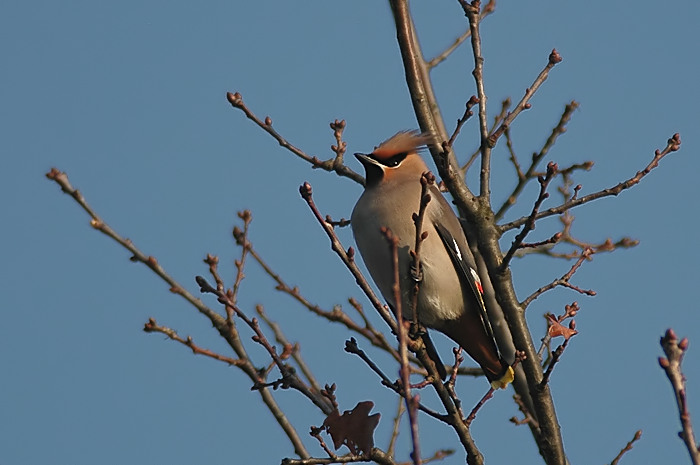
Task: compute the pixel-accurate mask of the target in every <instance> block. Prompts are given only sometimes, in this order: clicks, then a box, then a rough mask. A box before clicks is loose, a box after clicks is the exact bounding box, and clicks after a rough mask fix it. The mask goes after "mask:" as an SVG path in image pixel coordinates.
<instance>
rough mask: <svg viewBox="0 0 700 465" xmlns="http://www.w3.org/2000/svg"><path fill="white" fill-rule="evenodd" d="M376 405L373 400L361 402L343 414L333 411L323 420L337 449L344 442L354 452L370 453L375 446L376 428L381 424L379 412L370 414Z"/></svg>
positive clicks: (324, 426)
mask: <svg viewBox="0 0 700 465" xmlns="http://www.w3.org/2000/svg"><path fill="white" fill-rule="evenodd" d="M372 407H374V403H373V402H371V401H364V402H359V403H358V404H357V405H356V406H355V408H354V409H352V410H351V411H349V410H346V411H344V412H343V414H342V415H340V414H338V412H333V413H331V414H330V415H328V417H327V418H326V420H325V421H324V422H323V428H325V430H326V431H327V432H328V434H330V435H331V438H332V439H333V446H334V447H335V449H336V450H338V448H340V446H342V445H343V444H344V445H346V446H347V447H348V449H350V452H352V453H353V454H358V455H359V454H360V453H364V454H369V453H370V451H371V450H372V448H373V447H374V429H375V428H376V427H377V425H378V424H379V417H380V416H381V415H380V414H379V413H375V414H374V415H369V412H370V411H371V410H372Z"/></svg>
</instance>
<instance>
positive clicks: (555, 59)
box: [488, 49, 562, 147]
mask: <svg viewBox="0 0 700 465" xmlns="http://www.w3.org/2000/svg"><path fill="white" fill-rule="evenodd" d="M561 61H562V57H561V55H559V52H557V50H556V49H553V50H552V52H551V53H550V54H549V58H548V60H547V65H546V66H545V67H544V68H543V69H542V71H540V74H538V75H537V77H536V78H535V80H534V81H533V82H532V85H530V87H528V88H527V89H525V95H523V98H522V99H520V101H519V102H518V104H517V105H515V108H514V109H513V111H512V112H510V113H508V116H506V117H505V119H504V120H503V123H501V126H500V127H499V128H498V129H496V131H494V132H492V133H491V134H489V136H488V144H489V145H490V146H491V147H494V146H495V145H496V142H497V141H498V138H499V137H501V135H502V134H503V132H504V131H505V130H506V128H508V127H510V125H511V124H513V121H514V120H515V118H517V116H518V115H519V114H520V113H521V112H522V111H523V110H528V109H529V108H530V103H529V102H530V99H531V98H532V96H533V95H535V92H537V89H539V88H540V86H541V85H542V84H543V83H544V81H546V80H547V78H548V77H549V72H550V71H551V69H552V68H554V66H555V65H556V64H557V63H561Z"/></svg>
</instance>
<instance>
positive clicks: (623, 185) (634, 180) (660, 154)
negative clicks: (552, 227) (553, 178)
mask: <svg viewBox="0 0 700 465" xmlns="http://www.w3.org/2000/svg"><path fill="white" fill-rule="evenodd" d="M680 148H681V138H680V135H679V134H678V133H676V134H674V135H673V136H672V137H671V138H670V139H669V140H668V142H667V144H666V147H665V148H664V149H663V150H661V151H659V150H656V151H655V152H654V158H653V159H652V160H651V162H649V164H648V165H647V166H646V168H644V169H643V170H642V171H637V174H635V175H634V176H632V177H631V178H629V179H627V180H626V181H622V182H620V183H618V184H616V185H615V186H613V187H609V188H607V189H603V190H601V191H598V192H594V193H592V194H588V195H586V196H583V197H578V198H575V199H571V200H569V201H566V202H564V203H563V204H561V205H559V206H557V207H552V208H550V209H548V210H544V211H541V212H539V213H538V214H537V217H536V218H535V219H536V220H539V219H541V218H546V217H548V216H552V215H558V214H560V213H563V212H565V211H567V210H570V209H571V208H574V207H577V206H579V205H583V204H585V203H588V202H591V201H593V200H597V199H600V198H602V197H609V196H611V195H618V194H620V192H622V191H624V190H626V189H629V188H630V187H633V186H636V185H637V184H639V182H640V181H641V180H642V178H644V176H646V175H647V174H649V173H650V172H651V170H653V169H654V168H656V167H657V166H659V162H660V161H661V159H662V158H664V157H665V156H666V155H668V154H669V153H671V152H675V151H677V150H679V149H680ZM528 219H529V217H523V218H520V219H517V220H515V221H511V222H510V223H506V224H503V225H501V226H500V227H499V229H500V231H501V233H504V232H506V231H508V230H511V229H514V228H519V227H520V226H522V225H523V224H525V223H526V222H527V221H528Z"/></svg>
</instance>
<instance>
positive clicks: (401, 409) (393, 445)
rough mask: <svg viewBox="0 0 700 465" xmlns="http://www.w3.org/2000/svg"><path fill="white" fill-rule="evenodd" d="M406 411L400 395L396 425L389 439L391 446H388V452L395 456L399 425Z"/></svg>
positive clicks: (395, 418) (395, 419) (395, 417)
mask: <svg viewBox="0 0 700 465" xmlns="http://www.w3.org/2000/svg"><path fill="white" fill-rule="evenodd" d="M405 411H406V409H405V407H404V403H403V399H402V398H401V397H399V404H398V407H397V411H396V415H395V416H394V426H393V428H392V429H391V439H389V446H388V447H387V448H386V453H387V454H388V455H389V456H391V457H393V456H394V449H395V448H396V440H397V439H398V437H399V425H400V424H401V417H402V416H403V414H404V412H405Z"/></svg>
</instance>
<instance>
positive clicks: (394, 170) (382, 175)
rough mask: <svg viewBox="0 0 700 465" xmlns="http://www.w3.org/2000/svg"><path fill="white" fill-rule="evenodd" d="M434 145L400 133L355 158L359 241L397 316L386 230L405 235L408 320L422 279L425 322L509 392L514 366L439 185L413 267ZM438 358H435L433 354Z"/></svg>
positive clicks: (402, 280) (401, 243) (420, 312)
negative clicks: (361, 181) (360, 176)
mask: <svg viewBox="0 0 700 465" xmlns="http://www.w3.org/2000/svg"><path fill="white" fill-rule="evenodd" d="M431 140H432V139H431V136H430V134H425V133H420V132H419V131H415V130H412V131H400V132H398V133H397V134H395V135H394V136H392V137H390V138H389V139H387V140H386V141H384V142H382V143H381V144H379V145H378V146H377V147H375V148H374V150H373V151H372V152H371V153H368V154H364V153H356V154H355V157H356V158H357V159H358V160H359V161H360V163H361V164H362V165H363V167H364V169H365V189H364V192H363V193H362V195H361V196H360V198H359V199H358V200H357V203H356V204H355V207H354V209H353V211H352V216H351V217H350V225H351V227H352V232H353V236H354V238H355V242H356V244H357V249H358V251H359V252H360V255H361V257H362V259H363V261H364V262H365V265H366V267H367V270H368V271H369V273H370V275H371V277H372V279H373V281H374V282H375V284H376V285H377V287H378V288H379V290H380V292H381V294H382V296H383V297H384V299H386V301H387V303H388V304H389V306H390V308H392V309H393V310H394V312H395V311H396V307H397V305H396V304H397V302H395V298H394V291H393V285H394V279H393V276H394V274H393V261H392V255H391V254H392V252H391V249H390V247H389V244H388V242H387V240H386V239H385V237H384V235H383V234H384V233H383V232H382V228H386V229H388V230H390V231H391V232H392V234H393V235H394V236H398V246H397V248H398V268H399V269H398V271H399V286H400V299H401V309H402V314H403V317H404V318H405V319H407V320H412V319H413V310H412V308H411V292H412V288H413V286H414V284H415V282H416V281H419V283H420V284H419V288H418V296H417V304H416V309H415V310H416V314H417V318H418V322H419V323H420V324H421V325H422V326H425V327H427V328H430V329H434V330H437V331H439V332H441V333H443V334H445V335H446V336H447V337H449V338H450V339H452V340H453V341H454V342H456V343H457V344H458V345H459V346H460V347H462V348H463V349H464V350H465V351H466V352H467V354H469V356H470V357H471V358H472V359H474V361H476V362H477V363H478V364H479V365H480V366H481V368H482V369H483V371H484V374H485V375H486V378H487V379H488V381H489V382H490V384H491V386H492V387H493V388H494V389H498V388H501V389H505V388H506V387H507V386H508V384H509V383H511V382H512V381H513V378H514V372H513V368H512V367H511V366H510V365H509V364H508V363H507V362H506V361H505V360H504V358H503V356H502V355H501V353H500V352H499V350H498V346H497V344H496V341H495V339H494V336H493V331H492V329H491V325H490V323H489V319H488V316H487V314H486V307H485V305H484V300H483V288H482V285H481V280H480V279H479V274H478V273H477V271H476V264H475V261H474V258H473V256H472V253H471V251H470V249H469V245H468V242H467V238H466V235H465V233H464V230H463V229H462V226H461V224H460V220H459V219H458V218H457V215H456V214H455V212H454V210H453V209H452V207H451V206H450V204H449V203H448V202H447V200H446V199H445V197H444V196H443V195H442V193H441V192H440V191H439V189H438V188H437V187H436V186H435V185H434V184H430V185H429V194H430V199H431V200H430V201H429V202H428V204H427V206H426V209H425V213H424V219H423V225H422V229H423V231H425V232H427V235H425V239H424V240H423V242H422V243H421V249H420V269H419V270H415V269H413V265H412V263H413V259H412V257H411V252H410V251H411V250H412V249H413V248H414V247H415V237H416V226H415V222H414V219H413V215H414V213H417V212H418V210H419V206H420V201H421V192H422V186H421V182H420V180H421V177H422V175H423V173H426V172H428V171H429V169H428V166H427V165H426V164H425V162H424V161H423V159H422V158H421V155H420V153H419V152H420V150H421V149H423V148H425V147H426V146H427V144H428V143H430V141H431ZM426 334H427V333H426ZM424 340H426V339H424ZM428 341H429V339H427V340H426V342H428ZM426 346H427V348H428V352H429V354H430V352H431V350H432V351H433V352H435V348H434V346H432V343H430V344H426ZM431 359H433V360H434V361H436V360H435V357H433V356H431ZM436 362H439V357H438V359H437V361H436ZM436 365H438V366H441V368H442V370H441V373H440V375H441V377H442V378H443V379H444V377H445V375H444V373H445V369H444V365H442V363H441V362H440V363H436Z"/></svg>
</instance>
